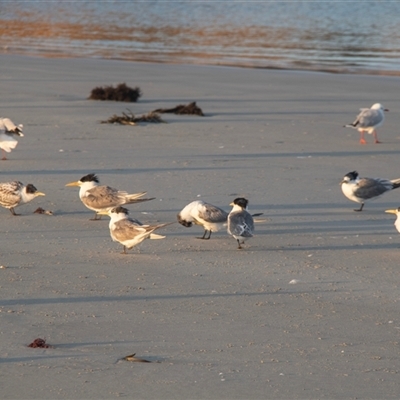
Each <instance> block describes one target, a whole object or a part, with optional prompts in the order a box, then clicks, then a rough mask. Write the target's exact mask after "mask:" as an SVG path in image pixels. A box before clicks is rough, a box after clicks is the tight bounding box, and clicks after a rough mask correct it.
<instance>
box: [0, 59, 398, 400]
mask: <svg viewBox="0 0 400 400" xmlns="http://www.w3.org/2000/svg"><path fill="white" fill-rule="evenodd" d="M0 65H1V67H0V90H1V97H0V110H1V112H0V115H1V116H3V117H9V118H11V119H12V120H13V121H14V122H15V123H17V124H20V123H22V124H24V134H25V136H24V137H23V138H21V139H19V144H18V146H17V148H16V149H15V150H14V151H13V152H12V153H11V154H10V155H9V160H7V161H1V162H0V167H1V180H0V181H1V182H7V181H11V180H16V179H17V180H20V181H22V182H23V183H33V184H34V185H35V186H36V187H37V188H38V190H40V191H43V192H45V193H46V197H40V198H37V199H35V200H33V201H32V202H31V203H29V204H27V205H24V206H23V207H21V208H19V209H17V211H18V212H21V213H22V215H21V216H19V217H14V216H12V215H11V213H10V212H9V211H8V210H6V209H4V208H0V215H1V226H2V228H1V229H2V240H1V249H0V251H1V254H0V265H2V266H3V268H1V269H0V321H1V323H0V387H1V396H0V397H1V398H3V399H23V398H26V399H27V398H29V399H56V398H57V399H112V398H118V397H124V398H132V399H261V398H268V399H350V398H358V399H367V398H368V399H377V398H381V399H397V398H398V396H399V393H400V379H399V372H400V357H399V354H400V348H399V342H400V314H399V298H400V292H399V283H400V274H399V270H400V235H399V234H398V233H397V231H396V230H395V228H394V226H393V222H394V217H393V215H388V214H385V213H384V210H385V209H387V208H394V207H398V206H400V190H399V191H393V192H392V193H388V194H386V195H385V196H384V197H382V198H381V199H378V200H377V201H376V202H373V203H367V204H366V206H365V207H364V211H363V212H361V213H356V212H353V211H352V210H353V208H355V207H357V204H355V203H352V202H350V201H349V200H347V199H346V198H345V197H344V196H343V194H342V192H341V190H340V187H339V182H340V180H341V179H342V177H343V176H344V175H345V174H346V173H347V172H349V171H353V170H357V171H358V172H359V173H360V175H361V176H369V177H382V178H389V179H393V178H399V177H400V157H399V155H400V132H399V130H398V126H399V125H400V113H399V112H398V110H399V109H400V99H399V95H398V88H399V83H400V79H399V78H395V77H379V76H357V75H333V74H325V73H306V72H293V71H292V72H290V71H274V70H262V69H239V68H227V67H207V66H186V65H163V64H145V63H133V62H123V61H113V60H95V59H90V60H87V59H44V58H28V57H22V56H13V55H0ZM122 82H125V83H126V84H127V85H129V86H131V87H135V86H139V87H140V88H141V89H142V91H143V96H142V97H141V98H140V99H139V101H138V102H137V103H119V102H99V101H91V100H87V97H88V96H89V94H90V91H91V90H92V89H93V88H94V87H96V86H105V85H116V84H118V83H122ZM191 101H196V102H197V105H198V106H199V107H201V108H202V110H203V111H204V113H205V114H206V116H205V117H196V116H178V115H172V114H164V115H163V116H162V117H163V118H164V119H165V120H166V121H167V123H166V124H140V125H137V126H133V127H132V126H120V125H109V124H101V123H100V121H101V120H105V119H108V118H109V117H110V116H112V115H113V114H119V115H120V114H122V112H124V111H126V110H127V109H129V110H131V111H132V112H133V113H134V114H135V115H141V114H144V113H147V112H149V111H152V110H154V109H156V108H160V107H163V108H165V107H174V106H176V105H178V104H187V103H189V102H191ZM376 102H380V103H382V104H383V105H384V106H385V107H387V108H389V109H390V112H389V113H388V114H387V115H386V121H385V123H384V125H383V126H382V127H381V128H380V129H379V131H378V134H379V138H380V140H381V141H382V142H383V143H382V144H378V145H375V144H373V143H372V137H371V136H370V135H367V140H369V143H368V144H367V145H365V146H362V145H360V144H359V136H358V133H357V131H353V130H350V129H345V128H343V125H344V124H346V123H349V122H351V121H352V120H353V119H354V116H355V115H356V114H357V113H358V109H359V108H360V107H370V106H371V105H372V104H373V103H376ZM88 173H96V174H98V176H99V178H100V181H101V183H102V184H106V185H110V186H113V187H117V188H119V189H123V190H127V191H128V192H131V193H135V192H139V191H147V195H148V196H151V197H153V196H154V197H156V200H153V201H151V202H147V203H143V204H140V205H132V206H129V209H130V211H131V215H132V216H133V217H135V218H138V219H140V220H141V221H142V222H144V223H154V222H170V221H175V220H176V214H177V213H178V211H180V210H181V209H182V208H183V207H184V206H185V205H186V204H188V203H189V202H190V201H193V200H196V199H202V200H205V201H208V202H210V203H212V204H215V205H217V206H219V207H222V208H224V209H225V210H227V211H228V210H229V209H230V207H229V203H230V202H231V201H232V200H233V199H234V198H235V197H238V196H244V197H246V198H248V199H249V201H250V211H251V212H254V213H255V212H263V213H264V215H263V216H262V217H260V218H262V219H264V221H262V222H259V223H257V224H256V236H255V237H254V238H252V239H251V240H250V241H249V242H248V243H247V244H246V246H245V249H244V250H237V248H236V243H235V240H234V239H233V238H231V237H229V236H228V235H227V233H226V232H224V231H220V232H218V233H215V234H213V235H212V237H211V240H209V241H203V240H199V239H196V238H195V237H196V236H199V235H202V234H203V230H202V229H201V227H193V228H185V227H183V226H181V225H179V224H177V223H176V224H174V225H171V226H168V227H166V228H164V229H162V230H160V231H158V233H160V234H164V235H166V238H165V239H164V240H147V241H145V242H144V243H143V244H142V245H141V247H140V253H139V251H138V249H133V250H131V251H129V254H128V255H124V254H121V250H122V246H121V245H120V244H118V243H114V242H112V241H111V238H110V235H109V231H108V218H107V217H103V219H102V220H101V221H97V222H94V221H90V220H89V218H92V216H93V213H92V212H91V211H89V210H88V209H86V208H85V207H84V206H83V205H82V203H81V202H80V200H79V198H78V189H77V188H69V187H65V184H66V183H68V182H71V181H74V180H78V179H79V178H81V177H82V176H84V175H86V174H88ZM37 207H42V208H44V209H46V210H52V211H53V213H54V215H53V216H48V215H38V214H33V211H34V210H35V209H36V208H37ZM291 282H292V283H291ZM38 337H39V338H44V339H46V341H47V343H48V344H50V345H52V346H53V348H49V349H32V348H29V347H27V345H28V344H29V343H31V342H32V341H33V340H34V339H35V338H38ZM132 353H136V354H137V356H140V357H143V358H146V359H148V360H151V361H154V362H153V363H131V362H127V361H118V360H119V359H120V358H122V357H124V356H126V355H128V354H132Z"/></svg>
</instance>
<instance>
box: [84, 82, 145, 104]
mask: <svg viewBox="0 0 400 400" xmlns="http://www.w3.org/2000/svg"><path fill="white" fill-rule="evenodd" d="M141 95H142V91H141V90H140V88H139V87H135V88H131V87H129V86H127V85H126V84H125V83H120V84H119V85H117V86H116V87H113V86H104V87H95V88H94V89H92V92H91V94H90V96H89V100H112V101H125V102H128V103H129V102H132V103H135V102H136V101H137V100H138V98H139V97H140V96H141Z"/></svg>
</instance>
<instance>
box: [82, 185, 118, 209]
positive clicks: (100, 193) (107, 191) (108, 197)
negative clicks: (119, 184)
mask: <svg viewBox="0 0 400 400" xmlns="http://www.w3.org/2000/svg"><path fill="white" fill-rule="evenodd" d="M85 197H86V200H85V201H86V203H87V204H88V205H90V206H91V207H93V208H95V209H102V208H107V207H113V206H117V205H119V204H120V203H121V201H120V197H119V196H118V190H117V189H114V188H111V187H109V186H96V187H94V188H92V189H90V190H88V191H87V192H86V196H85Z"/></svg>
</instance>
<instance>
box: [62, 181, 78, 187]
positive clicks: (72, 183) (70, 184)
mask: <svg viewBox="0 0 400 400" xmlns="http://www.w3.org/2000/svg"><path fill="white" fill-rule="evenodd" d="M65 186H81V184H80V182H79V181H76V182H70V183H67V184H66V185H65Z"/></svg>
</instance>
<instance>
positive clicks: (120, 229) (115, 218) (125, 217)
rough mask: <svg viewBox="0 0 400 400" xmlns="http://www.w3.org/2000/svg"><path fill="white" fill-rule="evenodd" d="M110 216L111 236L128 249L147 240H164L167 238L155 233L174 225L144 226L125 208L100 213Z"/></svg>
mask: <svg viewBox="0 0 400 400" xmlns="http://www.w3.org/2000/svg"><path fill="white" fill-rule="evenodd" d="M99 214H101V215H108V216H109V217H110V218H111V219H110V223H109V228H110V235H111V238H112V240H113V241H114V242H119V243H121V244H122V245H123V246H124V251H123V253H124V254H126V249H131V248H132V247H134V246H137V245H138V244H140V243H142V242H143V240H145V239H164V238H165V236H162V235H157V234H156V233H153V232H154V231H155V230H156V229H159V228H162V227H164V226H167V225H170V224H173V222H170V223H166V224H158V225H143V224H142V223H141V222H140V221H138V220H137V219H134V218H130V217H129V211H128V210H127V209H126V208H124V207H116V208H113V209H111V210H108V211H101V212H99Z"/></svg>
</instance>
